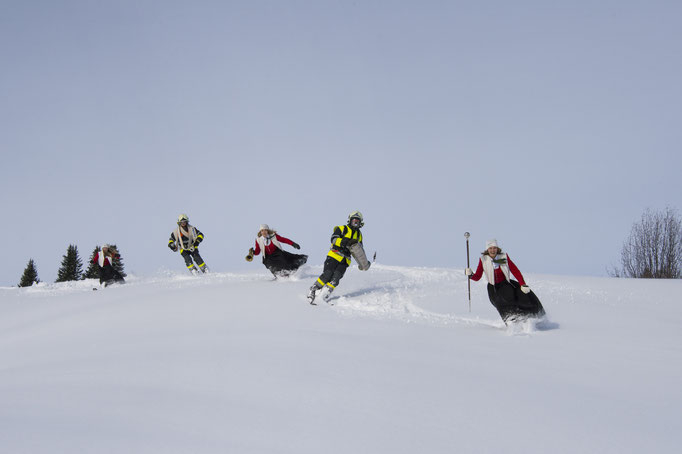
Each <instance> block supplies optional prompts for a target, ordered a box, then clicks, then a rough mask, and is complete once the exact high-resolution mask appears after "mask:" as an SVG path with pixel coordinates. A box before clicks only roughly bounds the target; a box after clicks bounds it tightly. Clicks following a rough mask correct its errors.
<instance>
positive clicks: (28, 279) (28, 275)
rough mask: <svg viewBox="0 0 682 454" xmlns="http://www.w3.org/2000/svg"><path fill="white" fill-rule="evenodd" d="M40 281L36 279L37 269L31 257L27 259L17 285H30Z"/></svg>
mask: <svg viewBox="0 0 682 454" xmlns="http://www.w3.org/2000/svg"><path fill="white" fill-rule="evenodd" d="M38 282H40V279H38V270H36V265H35V263H34V262H33V259H30V260H29V261H28V265H26V269H25V270H24V274H23V275H22V276H21V281H20V282H19V287H30V286H32V285H33V284H37V283H38Z"/></svg>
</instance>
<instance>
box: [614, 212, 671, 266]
mask: <svg viewBox="0 0 682 454" xmlns="http://www.w3.org/2000/svg"><path fill="white" fill-rule="evenodd" d="M621 264H622V266H623V268H622V270H615V272H614V273H613V275H614V276H624V277H635V278H653V279H679V278H680V277H682V219H680V216H679V215H678V214H677V211H676V210H674V209H672V208H666V209H665V211H653V210H651V209H647V210H646V211H644V214H642V219H641V220H640V221H639V222H636V223H635V224H634V225H633V226H632V230H631V231H630V236H629V238H628V239H627V240H626V241H625V243H623V249H622V251H621Z"/></svg>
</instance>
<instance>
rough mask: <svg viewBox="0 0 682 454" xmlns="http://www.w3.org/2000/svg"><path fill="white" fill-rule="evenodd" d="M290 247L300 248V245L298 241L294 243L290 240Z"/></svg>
mask: <svg viewBox="0 0 682 454" xmlns="http://www.w3.org/2000/svg"><path fill="white" fill-rule="evenodd" d="M291 247H292V248H294V249H301V246H299V245H298V243H294V242H293V241H292V242H291Z"/></svg>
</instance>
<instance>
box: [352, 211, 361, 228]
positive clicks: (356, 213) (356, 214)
mask: <svg viewBox="0 0 682 454" xmlns="http://www.w3.org/2000/svg"><path fill="white" fill-rule="evenodd" d="M353 219H357V220H358V221H360V223H359V224H358V225H357V226H352V225H351V221H352V220H353ZM348 225H349V226H351V227H362V226H364V225H365V221H364V220H363V219H362V213H360V212H359V211H353V212H352V213H351V214H349V215H348Z"/></svg>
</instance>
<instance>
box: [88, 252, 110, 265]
mask: <svg viewBox="0 0 682 454" xmlns="http://www.w3.org/2000/svg"><path fill="white" fill-rule="evenodd" d="M100 254H101V251H100V252H98V253H97V254H96V255H95V257H94V258H93V259H92V263H94V264H95V265H99V255H100ZM107 265H111V259H110V258H109V257H107V256H104V266H107Z"/></svg>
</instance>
